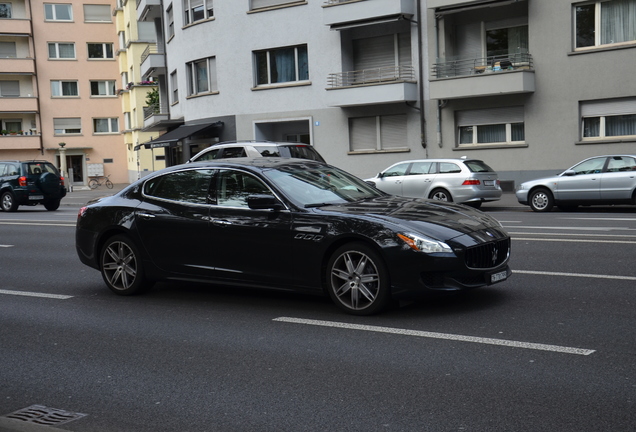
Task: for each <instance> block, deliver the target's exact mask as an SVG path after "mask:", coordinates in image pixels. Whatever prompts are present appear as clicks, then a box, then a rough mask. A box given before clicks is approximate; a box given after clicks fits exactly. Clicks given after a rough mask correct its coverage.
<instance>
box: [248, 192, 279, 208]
mask: <svg viewBox="0 0 636 432" xmlns="http://www.w3.org/2000/svg"><path fill="white" fill-rule="evenodd" d="M247 206H248V207H249V208H251V209H252V210H282V209H284V208H285V206H283V203H281V202H280V201H279V200H278V198H276V197H275V196H274V195H266V194H263V195H260V194H259V195H250V196H248V197H247Z"/></svg>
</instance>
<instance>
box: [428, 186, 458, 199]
mask: <svg viewBox="0 0 636 432" xmlns="http://www.w3.org/2000/svg"><path fill="white" fill-rule="evenodd" d="M428 197H429V199H432V200H437V201H446V202H453V197H452V196H451V194H450V193H448V191H447V190H446V189H440V188H438V189H434V190H433V191H432V192H431V193H430V194H429V196H428Z"/></svg>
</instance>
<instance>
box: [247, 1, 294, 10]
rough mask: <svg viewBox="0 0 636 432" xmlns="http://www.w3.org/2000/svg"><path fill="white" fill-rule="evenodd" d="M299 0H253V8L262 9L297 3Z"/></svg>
mask: <svg viewBox="0 0 636 432" xmlns="http://www.w3.org/2000/svg"><path fill="white" fill-rule="evenodd" d="M298 1H299V0H291V1H290V0H252V9H261V8H266V7H272V6H279V5H284V4H287V3H297V2H298Z"/></svg>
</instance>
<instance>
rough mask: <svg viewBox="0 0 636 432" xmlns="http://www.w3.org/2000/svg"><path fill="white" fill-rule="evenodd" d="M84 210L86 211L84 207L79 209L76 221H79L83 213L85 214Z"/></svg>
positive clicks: (86, 208)
mask: <svg viewBox="0 0 636 432" xmlns="http://www.w3.org/2000/svg"><path fill="white" fill-rule="evenodd" d="M86 210H88V207H86V206H84V207H82V208H80V209H79V212H77V219H79V218H81V217H82V216H84V213H86Z"/></svg>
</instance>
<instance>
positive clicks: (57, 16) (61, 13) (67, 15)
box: [44, 3, 73, 21]
mask: <svg viewBox="0 0 636 432" xmlns="http://www.w3.org/2000/svg"><path fill="white" fill-rule="evenodd" d="M44 18H45V19H46V20H47V21H73V9H72V7H71V5H70V4H52V3H47V4H45V5H44Z"/></svg>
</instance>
